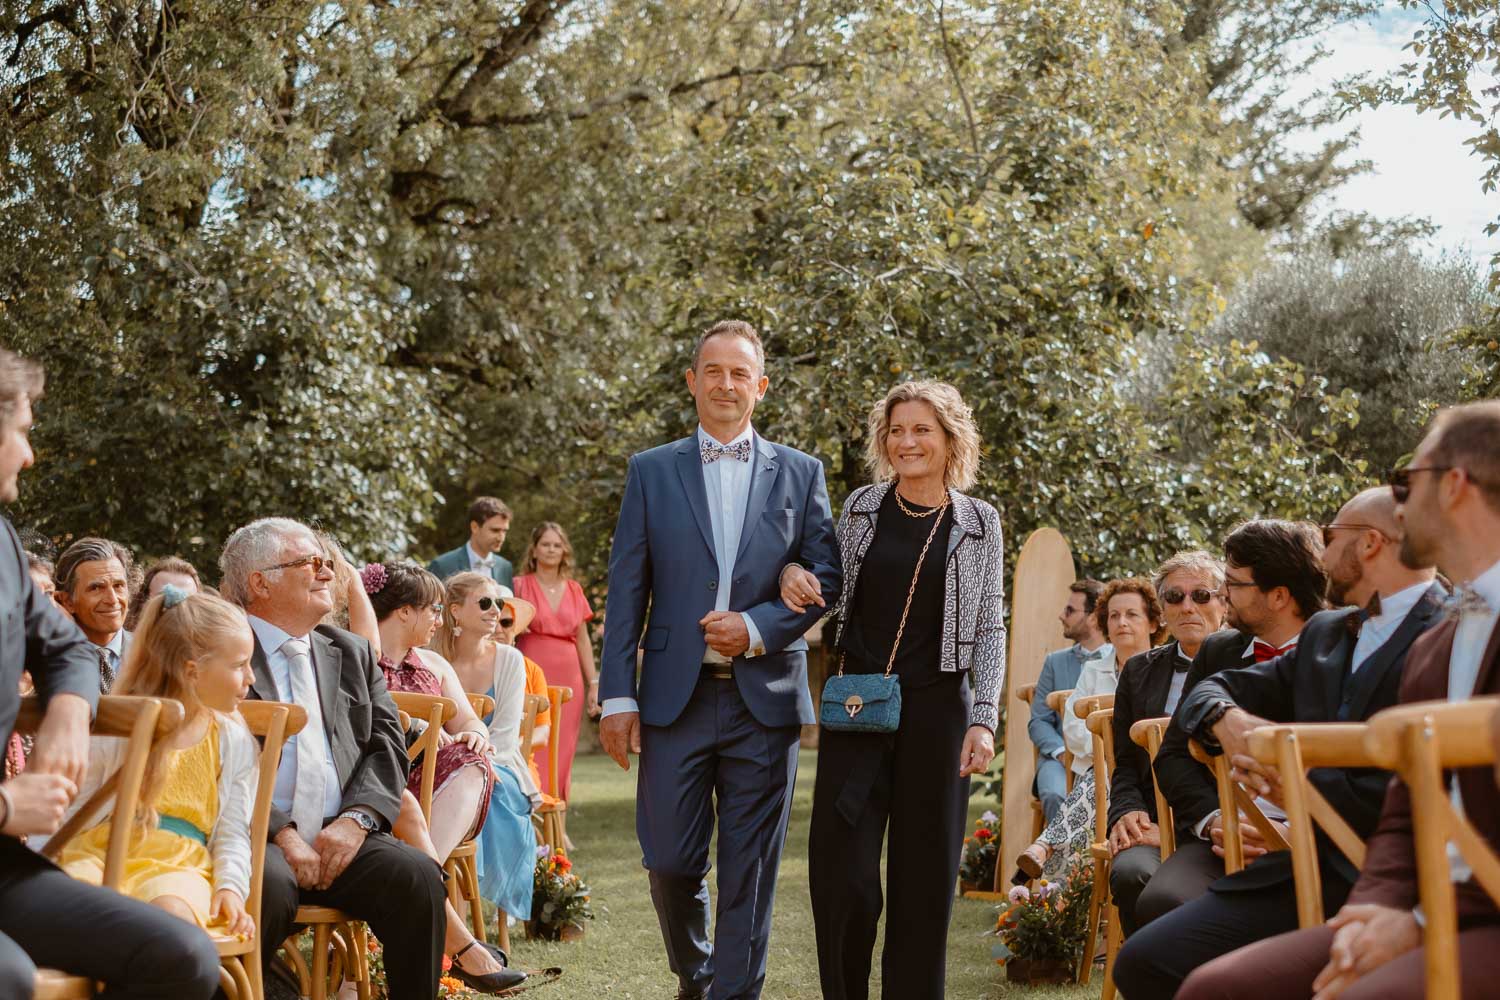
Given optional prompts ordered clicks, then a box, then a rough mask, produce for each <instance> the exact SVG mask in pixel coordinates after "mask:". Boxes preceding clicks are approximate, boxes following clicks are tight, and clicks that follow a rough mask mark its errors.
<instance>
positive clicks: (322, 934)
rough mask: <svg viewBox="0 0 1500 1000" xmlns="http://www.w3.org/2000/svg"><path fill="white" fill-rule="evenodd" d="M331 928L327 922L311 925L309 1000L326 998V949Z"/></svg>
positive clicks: (324, 999)
mask: <svg viewBox="0 0 1500 1000" xmlns="http://www.w3.org/2000/svg"><path fill="white" fill-rule="evenodd" d="M331 930H332V929H331V928H330V927H329V926H328V925H327V924H315V925H314V926H313V960H312V993H311V994H309V996H310V998H311V1000H328V949H329V938H330V936H331V934H330V932H331Z"/></svg>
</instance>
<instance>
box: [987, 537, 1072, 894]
mask: <svg viewBox="0 0 1500 1000" xmlns="http://www.w3.org/2000/svg"><path fill="white" fill-rule="evenodd" d="M1076 579H1077V576H1075V575H1074V569H1073V553H1072V551H1071V550H1070V549H1069V548H1068V540H1067V539H1066V538H1064V537H1063V536H1062V533H1061V532H1060V531H1058V530H1057V529H1056V528H1038V529H1037V530H1036V531H1033V532H1032V533H1031V537H1030V538H1028V539H1026V544H1025V545H1024V546H1022V547H1021V555H1020V558H1018V559H1017V560H1016V576H1015V580H1014V581H1013V583H1012V585H1011V588H1010V650H1009V654H1008V655H1007V657H1006V669H1005V690H1004V691H1003V692H1002V693H1001V698H1000V703H1001V704H1002V705H1003V706H1005V708H1006V709H1007V710H1008V711H1007V713H1006V717H1005V720H1004V725H1005V740H1004V746H1005V776H1004V789H1005V791H1004V796H1003V799H1004V808H1003V809H1002V810H1001V824H1002V830H1003V833H1002V835H1001V838H1000V857H999V859H998V861H997V862H996V864H995V891H996V892H1003V891H1005V890H1006V889H1008V888H1009V886H1010V876H1011V873H1012V872H1013V871H1014V870H1015V860H1016V857H1017V856H1018V855H1020V853H1021V852H1022V851H1024V850H1025V849H1026V848H1027V846H1028V845H1029V844H1030V843H1031V823H1032V817H1031V780H1032V778H1033V777H1034V776H1035V774H1036V760H1035V755H1034V754H1033V752H1032V743H1031V738H1030V737H1029V736H1027V734H1026V723H1027V721H1029V719H1030V717H1031V708H1030V706H1028V705H1027V704H1026V703H1025V702H1024V701H1022V700H1021V699H1019V698H1017V697H1016V696H1015V694H1014V692H1016V691H1018V690H1020V689H1021V688H1022V687H1024V686H1026V685H1027V684H1034V683H1036V680H1037V677H1038V676H1040V674H1041V672H1042V661H1043V660H1044V659H1046V658H1047V654H1048V653H1050V652H1052V651H1053V650H1054V649H1061V648H1062V647H1064V646H1066V645H1067V644H1068V641H1067V640H1066V639H1065V638H1063V631H1062V622H1061V621H1059V620H1058V617H1057V616H1058V612H1060V611H1062V609H1063V606H1064V605H1065V604H1067V603H1068V586H1069V584H1071V583H1072V582H1073V581H1074V580H1076Z"/></svg>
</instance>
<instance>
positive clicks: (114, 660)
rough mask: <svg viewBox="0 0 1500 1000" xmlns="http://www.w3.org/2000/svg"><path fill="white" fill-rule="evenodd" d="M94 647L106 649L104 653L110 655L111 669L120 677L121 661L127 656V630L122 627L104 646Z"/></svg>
mask: <svg viewBox="0 0 1500 1000" xmlns="http://www.w3.org/2000/svg"><path fill="white" fill-rule="evenodd" d="M94 648H95V649H102V650H104V655H105V656H107V657H109V669H110V670H112V671H114V674H115V676H116V677H118V676H119V675H120V661H121V660H122V659H124V656H125V630H124V629H120V631H118V632H116V633H115V636H114V638H113V639H111V640H109V642H107V643H105V644H104V645H103V646H95V647H94Z"/></svg>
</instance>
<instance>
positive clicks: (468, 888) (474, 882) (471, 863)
mask: <svg viewBox="0 0 1500 1000" xmlns="http://www.w3.org/2000/svg"><path fill="white" fill-rule="evenodd" d="M459 868H460V870H461V871H462V874H463V879H464V895H466V896H467V897H468V898H469V926H470V928H471V929H472V930H473V931H474V936H475V937H476V938H478V939H479V943H480V944H488V943H489V938H488V937H486V935H485V929H484V904H483V903H482V902H481V900H480V896H479V866H478V865H477V864H476V863H475V860H474V859H473V858H464V859H463V861H462V862H461V863H460V864H459Z"/></svg>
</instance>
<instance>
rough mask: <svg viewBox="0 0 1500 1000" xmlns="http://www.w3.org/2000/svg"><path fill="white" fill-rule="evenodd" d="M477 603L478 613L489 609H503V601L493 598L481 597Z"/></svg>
mask: <svg viewBox="0 0 1500 1000" xmlns="http://www.w3.org/2000/svg"><path fill="white" fill-rule="evenodd" d="M478 603H479V610H480V611H488V610H490V609H491V608H503V607H505V602H504V601H502V600H498V599H496V598H494V597H481V598H480V599H479V602H478Z"/></svg>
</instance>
